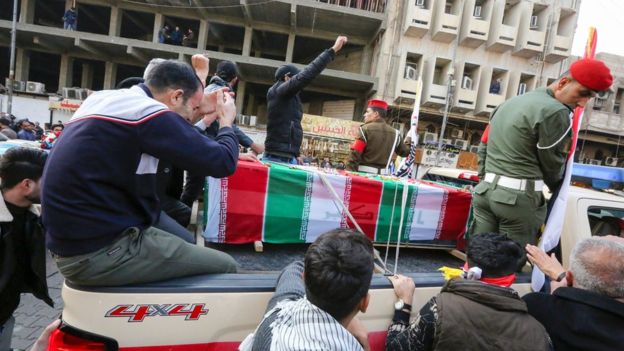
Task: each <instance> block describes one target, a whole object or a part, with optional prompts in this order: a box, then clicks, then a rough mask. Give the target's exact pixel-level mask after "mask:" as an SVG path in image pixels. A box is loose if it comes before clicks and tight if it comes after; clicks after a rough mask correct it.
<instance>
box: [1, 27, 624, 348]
mask: <svg viewBox="0 0 624 351" xmlns="http://www.w3.org/2000/svg"><path fill="white" fill-rule="evenodd" d="M165 28H166V27H165ZM178 30H179V28H178ZM159 35H160V34H159ZM163 35H164V34H163ZM169 36H170V37H171V34H170V35H169ZM176 40H177V39H176ZM346 43H347V38H346V37H342V36H339V37H338V38H336V41H335V43H334V45H333V46H332V47H330V48H328V49H327V50H325V51H323V52H322V53H321V54H320V55H319V56H318V57H316V58H315V59H314V60H313V61H312V62H311V63H310V64H309V65H307V66H305V68H303V69H301V70H300V69H299V68H298V67H296V66H294V65H292V64H287V65H283V66H281V67H279V68H278V69H277V70H276V72H275V77H274V78H275V82H274V84H273V86H271V87H270V88H269V90H268V92H267V104H268V113H267V114H268V125H267V139H266V143H265V145H259V144H256V143H254V142H253V141H252V140H251V139H250V138H249V137H247V136H246V135H245V134H244V133H243V132H242V131H240V130H239V129H238V128H236V126H235V125H234V121H235V117H236V107H235V103H234V101H235V94H234V92H235V87H236V84H237V82H238V80H239V79H240V77H239V74H238V69H237V67H236V65H235V64H234V63H233V62H229V61H223V62H220V63H219V65H218V66H217V70H216V73H215V75H214V76H213V77H211V78H210V79H209V80H208V66H209V65H208V63H209V61H208V58H206V57H205V56H203V55H195V56H193V58H192V60H191V65H189V64H187V63H184V62H181V61H176V60H162V59H155V60H152V61H151V62H150V63H149V65H148V66H147V67H146V69H145V72H144V76H143V77H133V78H132V79H127V80H125V81H124V82H122V83H120V86H118V89H115V90H106V91H99V92H95V93H93V94H92V95H90V96H89V97H88V98H87V99H86V100H85V101H84V102H83V103H82V105H81V106H80V108H79V109H78V110H77V111H76V113H75V114H74V116H73V117H72V118H71V120H70V121H69V122H68V123H67V124H66V125H65V126H64V127H65V129H63V126H60V130H62V131H63V133H62V136H61V137H58V138H56V140H55V141H54V148H53V150H52V152H50V153H49V155H47V154H46V153H44V152H42V151H40V150H34V149H25V148H15V149H11V150H9V151H8V152H7V153H6V154H5V155H4V156H3V157H2V159H1V161H0V179H2V182H1V184H0V190H1V197H0V231H1V233H2V246H0V248H1V251H0V255H2V256H1V257H0V261H1V262H3V265H2V272H1V274H2V275H1V276H0V296H2V301H3V304H2V307H1V308H0V311H1V312H2V314H0V325H1V326H2V327H1V329H0V349H4V348H5V346H6V348H8V346H7V345H8V343H10V340H11V334H12V328H13V323H14V322H13V318H12V314H13V311H14V310H15V308H16V306H17V305H18V303H19V299H20V294H21V293H22V292H32V293H33V294H34V295H35V296H36V297H38V298H40V299H42V300H44V301H45V302H46V303H48V304H51V300H50V298H49V296H48V293H47V286H46V281H45V277H46V275H45V248H46V247H47V250H49V252H50V253H51V255H52V257H53V259H54V261H55V262H56V265H57V267H58V269H59V271H60V272H61V274H62V275H63V276H64V277H65V279H67V280H68V281H71V282H72V283H74V284H78V285H83V286H119V285H126V284H137V283H145V282H153V281H158V280H164V279H169V278H174V277H181V276H189V275H195V274H209V273H234V272H237V270H238V264H237V262H236V261H235V260H234V259H233V258H232V257H231V256H229V255H228V254H226V253H223V252H220V251H218V250H215V249H211V248H207V247H200V246H197V245H194V243H193V241H194V238H193V237H192V236H191V235H190V233H189V232H188V231H187V230H186V228H185V225H186V224H188V218H189V216H190V214H189V205H190V203H192V201H194V200H195V199H196V198H197V196H199V193H201V187H202V184H203V179H204V178H205V177H206V176H212V177H217V178H221V177H226V176H229V175H231V174H232V173H234V171H235V170H236V167H237V162H238V161H239V160H247V161H254V162H257V161H258V160H257V158H256V154H260V153H263V154H264V160H265V161H269V162H280V163H285V164H299V163H302V158H301V155H300V147H301V141H302V136H303V135H302V128H301V118H302V114H303V113H302V103H301V98H300V96H299V93H300V92H301V91H302V89H304V88H305V87H306V86H307V85H308V84H310V83H311V82H312V81H313V80H314V79H315V78H316V77H317V76H318V75H319V74H320V73H321V72H322V71H323V70H324V69H325V67H326V66H327V65H328V64H329V63H330V62H331V61H332V60H333V59H334V57H335V55H336V54H337V53H338V52H339V51H340V50H341V49H342V47H343V46H344V45H345V44H346ZM599 68H600V69H601V66H600V64H599V63H596V62H593V61H592V62H581V66H580V67H579V66H573V69H572V70H571V73H570V74H568V73H566V74H564V75H563V76H562V77H561V78H560V79H559V80H558V81H556V82H555V83H553V84H552V85H551V86H550V87H549V88H547V89H543V90H539V91H537V92H535V93H534V95H529V94H525V95H524V96H525V97H518V98H516V99H532V100H531V102H532V103H531V106H530V108H527V109H524V108H518V107H517V105H516V104H520V103H522V102H523V101H524V100H522V101H520V102H518V101H517V100H514V99H512V100H510V101H508V102H506V103H505V104H503V105H501V106H500V107H499V108H498V109H497V112H495V113H494V117H496V118H495V119H493V122H492V123H491V131H490V132H489V139H488V137H487V136H486V137H485V138H484V140H483V143H482V145H481V147H480V150H481V151H482V152H480V154H481V157H482V161H483V162H482V163H481V165H482V167H483V168H482V169H481V174H482V177H483V178H482V182H481V183H480V184H479V186H477V188H476V189H475V193H476V194H475V200H474V202H475V203H474V206H475V219H476V224H474V225H473V226H472V230H473V233H472V234H471V236H470V239H469V241H468V246H467V250H466V255H467V262H466V265H465V267H464V274H463V275H462V277H461V278H459V279H452V280H449V281H448V282H447V283H446V284H445V285H444V286H443V287H442V289H441V291H440V293H439V294H437V295H436V296H435V297H433V298H431V299H430V300H429V301H428V302H427V303H426V304H425V305H424V306H422V307H420V306H419V308H420V309H419V312H418V313H417V317H416V318H415V319H413V320H410V317H411V315H412V306H411V304H412V302H413V301H414V297H415V296H414V295H415V294H416V293H417V291H416V290H415V284H414V281H413V280H412V279H411V278H409V277H406V276H402V275H396V276H391V277H390V278H389V279H390V282H391V284H392V286H393V288H394V291H395V294H396V296H397V298H398V301H397V303H396V304H395V305H394V307H395V310H394V315H393V318H392V322H391V324H390V325H389V326H388V335H387V339H386V349H387V350H457V349H470V350H488V349H497V350H502V349H509V350H552V349H555V350H594V349H597V350H598V349H599V350H618V349H621V346H622V345H624V334H622V333H621V327H622V326H623V325H624V269H622V267H624V242H623V241H624V239H622V238H619V237H604V238H590V239H586V240H583V241H581V242H580V243H578V244H577V246H576V247H575V249H574V251H573V253H572V255H571V258H570V265H569V267H568V269H567V270H565V269H564V268H563V266H562V265H561V264H560V263H559V262H558V261H557V259H556V258H554V256H548V255H547V254H546V253H545V252H543V251H541V250H540V249H538V248H537V247H535V246H533V244H535V243H536V238H537V237H536V235H537V231H536V223H537V222H538V220H539V219H540V218H541V220H542V221H543V218H542V217H540V216H541V215H540V214H539V213H537V212H538V210H539V211H541V206H544V204H543V199H542V198H539V196H540V195H538V194H534V193H530V194H529V192H531V191H533V192H534V189H533V186H534V185H536V184H538V181H541V179H539V178H538V177H542V176H543V177H544V178H545V181H547V184H548V185H557V183H558V182H560V179H561V178H560V173H561V168H562V167H563V166H562V164H563V163H562V162H561V157H562V156H561V154H562V153H563V151H562V150H563V149H562V148H563V147H562V146H561V145H559V142H561V141H562V140H563V139H565V138H564V137H565V133H564V134H562V133H563V131H565V130H566V128H567V126H568V125H569V121H567V123H564V122H565V120H564V114H565V112H566V111H568V112H569V108H570V106H577V105H580V106H582V105H584V103H586V102H587V100H588V99H589V98H590V97H591V95H592V94H593V93H594V92H595V91H599V90H602V88H604V86H605V85H606V81H607V80H608V79H607V78H605V77H604V76H605V73H604V72H603V73H600V70H599ZM588 71H592V72H593V73H592V74H593V75H598V76H599V78H600V79H598V82H596V79H593V78H588V74H587V72H588ZM596 72H598V73H596ZM607 73H608V72H607ZM590 76H591V75H590ZM609 85H610V83H609ZM607 88H608V86H607ZM527 95H528V98H527V97H526V96H527ZM514 106H516V107H515V108H514ZM387 110H388V105H387V103H385V102H384V101H381V100H371V101H369V103H368V108H367V111H366V114H365V115H364V117H365V119H364V124H363V125H362V127H361V128H360V134H359V135H358V137H357V138H356V139H355V141H354V144H353V146H352V158H351V162H350V163H349V165H348V167H349V169H352V170H357V171H360V172H368V173H373V174H384V171H385V170H386V169H387V167H388V163H389V159H390V158H391V157H392V155H393V154H394V153H397V154H402V155H404V154H406V153H407V151H408V148H407V146H406V144H405V143H404V142H403V141H402V140H401V138H400V136H399V134H398V133H397V132H396V131H395V130H394V129H393V128H391V127H390V126H388V125H387V124H386V123H385V120H384V116H385V114H386V112H387ZM519 111H523V112H522V113H521V112H519ZM501 114H504V117H499V116H500V115H501ZM531 118H535V121H534V124H531V128H532V130H533V132H528V131H526V130H524V133H525V134H527V133H528V134H530V133H537V134H538V136H537V137H534V138H528V139H530V140H525V139H526V138H525V139H522V138H520V137H518V139H520V140H521V142H525V143H529V142H533V143H537V146H540V147H541V146H544V147H545V148H540V147H538V149H539V150H540V151H539V157H538V158H537V160H534V161H533V162H534V163H533V164H531V165H530V166H527V167H525V168H523V167H519V166H518V165H517V164H510V163H508V161H507V160H506V159H505V157H506V153H507V152H506V151H505V150H508V149H507V148H510V147H511V146H510V144H509V143H511V142H513V141H514V140H515V139H514V137H513V135H511V133H509V131H510V130H514V128H516V129H519V125H520V123H521V122H527V121H529V122H530V121H531ZM566 118H567V117H566ZM5 122H7V121H6V120H3V119H2V118H0V126H1V127H2V131H1V132H2V134H3V135H7V133H9V134H12V133H10V132H9V131H7V133H5V132H4V130H5V126H6V127H8V128H10V127H11V126H10V121H9V125H6V124H5ZM509 123H516V125H515V126H510V125H509ZM527 123H528V122H527ZM540 123H543V124H544V126H541V124H540ZM19 126H20V129H21V130H20V131H19V132H18V133H17V135H19V133H22V134H24V133H32V132H30V131H29V128H31V127H30V123H29V122H28V121H22V122H21V123H19ZM541 128H544V129H545V130H542V129H541ZM53 129H54V128H53ZM60 130H59V133H60ZM519 130H522V129H519ZM503 133H504V135H505V138H502V135H503ZM540 133H541V134H540ZM566 133H567V132H566ZM561 135H564V137H561ZM502 139H504V140H502ZM558 139H559V140H558ZM76 145H80V147H76ZM239 145H242V146H245V147H248V148H249V149H251V150H252V151H253V152H252V153H250V154H241V153H239ZM533 146H534V147H535V146H536V145H533ZM517 151H518V152H522V149H521V148H519V149H518V150H517ZM553 152H554V154H552V153H553ZM523 157H524V158H525V159H526V155H523ZM317 162H318V161H317ZM323 162H326V164H325V166H327V163H328V162H329V160H323ZM44 163H45V167H44ZM516 163H517V162H516ZM542 165H550V166H548V168H544V167H542ZM540 167H542V168H540ZM527 169H528V171H527ZM175 170H179V171H178V172H176V171H175ZM531 170H532V171H533V173H530V174H531V175H532V176H533V178H530V177H528V176H527V173H526V172H529V171H531ZM183 171H186V172H187V179H186V182H184V181H183V180H182V179H183V176H182V174H183ZM513 172H516V173H517V174H514V173H513ZM553 172H554V173H553ZM551 173H553V174H551ZM488 174H494V176H488ZM518 177H524V178H525V179H529V180H530V182H524V183H523V184H525V187H524V188H523V189H515V190H514V189H513V188H509V187H508V186H509V185H510V184H511V185H513V184H515V183H514V182H513V181H510V180H509V179H512V180H513V179H518ZM495 184H498V185H499V186H498V187H496V188H494V187H493V185H495ZM527 184H530V186H531V188H530V189H529V186H528V185H527ZM506 187H507V188H506ZM172 188H173V189H174V190H171V189H172ZM512 190H514V191H512ZM509 193H511V194H512V195H513V197H514V199H515V198H517V199H518V203H516V202H514V203H510V200H509V199H510V198H511V195H509ZM501 194H503V195H501ZM540 194H541V193H540ZM39 197H41V204H42V209H43V212H42V216H41V222H42V224H43V228H45V230H43V229H42V227H41V226H39V223H38V217H37V213H36V208H35V207H33V204H35V203H37V202H38V201H39ZM488 197H489V199H488ZM523 197H528V198H529V200H530V201H528V200H527V201H524V200H522V201H521V200H520V199H521V198H523ZM482 198H485V200H483V199H482ZM505 201H507V202H505ZM525 205H526V207H527V208H528V206H529V205H530V206H534V207H535V206H537V208H534V207H530V209H531V211H532V212H531V213H532V216H530V215H526V214H525V217H523V218H524V219H523V220H522V221H523V222H522V223H521V226H519V225H510V221H508V220H503V219H501V218H502V216H498V217H497V216H491V218H490V214H489V213H490V212H494V213H496V211H498V210H499V209H501V208H504V206H511V208H515V209H516V210H517V211H520V210H521V211H524V209H525V208H524V206H525ZM514 206H515V207H514ZM529 217H530V219H531V220H530V221H528V220H527V219H526V218H529ZM533 217H536V218H533ZM492 218H493V219H492ZM44 235H45V240H44ZM44 242H45V246H44ZM527 257H528V260H530V261H531V263H533V264H534V265H536V266H538V267H539V268H540V269H541V270H542V271H543V272H545V273H546V275H547V276H548V277H549V278H550V279H551V281H552V282H551V285H550V290H549V291H546V292H535V293H531V294H527V295H525V296H523V297H520V296H519V295H518V293H517V292H515V291H514V290H513V289H512V288H511V285H512V284H513V283H514V282H515V279H516V272H517V271H518V269H519V267H520V266H521V265H522V264H523V263H524V260H525V259H527ZM373 261H374V259H373V246H372V243H371V241H370V240H369V239H368V238H367V237H366V236H364V235H363V234H361V233H358V232H356V231H354V230H350V229H336V230H333V231H330V232H328V233H325V234H323V235H321V236H320V237H319V238H318V239H317V240H316V241H315V242H314V243H313V244H311V245H310V247H309V248H308V250H307V252H306V254H305V259H304V261H303V262H295V263H293V264H291V265H289V266H288V267H286V268H285V269H284V270H283V272H282V273H281V274H280V276H279V278H278V282H277V287H276V290H275V294H274V295H273V297H272V299H271V300H270V302H269V304H268V306H267V309H266V314H265V316H264V318H263V319H262V321H261V322H260V324H259V325H258V327H257V328H256V330H255V331H254V333H253V334H251V335H249V336H248V337H247V338H246V339H245V340H244V341H243V343H242V344H241V346H240V349H241V350H302V349H323V350H366V349H368V339H367V331H366V330H365V328H364V326H363V324H362V323H361V322H360V321H359V319H358V318H357V315H358V314H360V313H366V311H367V308H368V305H369V302H370V294H369V288H370V284H371V278H372V275H373V268H374V263H373ZM389 312H390V311H389Z"/></svg>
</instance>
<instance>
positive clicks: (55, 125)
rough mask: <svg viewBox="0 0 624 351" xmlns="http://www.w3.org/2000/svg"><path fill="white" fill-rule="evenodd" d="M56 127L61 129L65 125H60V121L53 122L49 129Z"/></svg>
mask: <svg viewBox="0 0 624 351" xmlns="http://www.w3.org/2000/svg"><path fill="white" fill-rule="evenodd" d="M56 127H61V129H65V126H64V125H62V124H61V123H55V124H53V125H51V126H50V130H53V129H54V128H56Z"/></svg>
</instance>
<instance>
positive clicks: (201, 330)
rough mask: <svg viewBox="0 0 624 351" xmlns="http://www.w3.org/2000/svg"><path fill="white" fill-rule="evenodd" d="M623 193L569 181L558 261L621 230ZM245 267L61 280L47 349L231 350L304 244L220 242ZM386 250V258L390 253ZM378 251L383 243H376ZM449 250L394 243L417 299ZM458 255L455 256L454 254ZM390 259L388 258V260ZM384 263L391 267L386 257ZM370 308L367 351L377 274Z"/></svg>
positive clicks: (380, 296) (385, 311) (382, 308)
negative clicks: (114, 282) (168, 276)
mask: <svg viewBox="0 0 624 351" xmlns="http://www.w3.org/2000/svg"><path fill="white" fill-rule="evenodd" d="M623 218H624V197H621V196H617V195H613V194H608V193H605V192H600V191H596V190H591V189H584V188H580V187H574V186H573V187H571V190H570V194H569V196H568V203H567V210H566V220H565V224H564V228H563V232H562V233H563V235H562V238H561V245H560V250H561V255H562V258H563V263H564V266H566V267H567V265H568V256H569V253H570V251H571V249H572V247H573V246H574V245H575V243H577V242H578V241H579V240H581V239H583V238H587V237H589V236H591V235H608V234H615V235H620V233H621V232H620V231H621V228H622V227H620V223H621V222H622V219H623ZM217 248H218V249H220V250H224V251H227V252H229V253H230V254H232V255H233V256H234V257H235V258H236V259H237V261H238V262H240V263H241V265H242V268H243V269H244V270H245V271H246V273H243V274H220V275H205V276H193V277H186V278H179V279H174V280H169V281H163V282H157V283H150V284H141V285H134V286H124V287H82V286H78V285H75V284H72V283H70V282H65V284H64V286H63V290H62V296H63V300H64V302H65V307H64V309H63V313H62V326H61V327H60V328H59V329H58V330H56V331H55V332H54V333H53V335H52V338H51V343H50V348H49V349H50V350H87V349H88V350H126V351H138V350H204V351H207V350H236V349H237V347H238V345H239V343H240V342H241V341H242V340H243V339H244V338H245V337H246V336H247V335H248V334H249V333H251V332H253V331H254V329H255V327H256V326H257V324H258V323H259V321H260V320H261V319H262V316H263V314H264V312H265V308H266V304H267V302H268V300H269V299H270V297H271V295H272V293H273V291H274V288H275V283H276V278H277V276H278V274H279V271H280V270H281V269H282V268H283V267H285V266H286V265H287V264H288V263H290V262H292V261H293V260H295V259H302V257H303V254H304V252H305V246H304V245H269V246H266V247H265V252H263V253H255V252H253V249H252V248H251V246H250V245H246V246H241V245H238V246H235V245H222V246H217ZM393 250H394V249H391V252H390V255H389V256H390V257H394V251H393ZM381 251H382V252H381V253H382V256H383V255H384V250H383V248H381ZM448 252H450V250H448V251H441V250H439V251H437V252H435V251H433V250H419V249H414V248H408V247H402V248H401V249H400V258H399V261H398V262H399V267H398V272H400V273H402V274H405V275H407V276H409V277H411V278H413V279H414V281H415V283H416V287H417V290H416V294H415V296H414V301H412V305H413V306H415V308H414V312H413V313H417V311H418V310H419V306H422V305H423V304H425V303H426V302H427V301H428V300H429V299H430V298H431V297H432V296H434V295H435V294H437V293H438V292H439V290H440V287H441V286H442V285H443V283H444V279H443V276H442V274H441V273H440V272H437V268H439V267H441V266H453V267H459V266H461V264H462V261H461V260H460V259H458V258H457V257H455V256H453V255H450V254H449V253H448ZM457 256H460V255H457ZM391 261H393V260H391ZM388 267H389V268H390V269H393V265H392V264H391V263H390V262H389V263H388ZM529 282H530V273H521V274H519V275H518V279H517V281H516V283H515V284H514V285H513V288H514V289H516V290H517V291H518V292H519V293H520V294H521V295H524V294H526V293H528V292H530V284H529ZM370 293H371V301H370V305H369V308H368V311H367V312H366V313H365V314H361V315H359V318H360V320H361V321H363V323H364V325H365V326H366V328H367V329H368V331H369V332H370V334H369V340H370V343H371V348H372V350H383V349H384V342H385V336H386V330H387V327H388V325H389V324H390V321H391V318H392V315H393V311H394V309H393V304H394V302H395V299H396V297H395V295H394V291H393V289H392V286H391V285H390V283H389V281H388V280H387V278H386V277H385V276H384V275H383V274H375V275H374V276H373V280H372V285H371V290H370Z"/></svg>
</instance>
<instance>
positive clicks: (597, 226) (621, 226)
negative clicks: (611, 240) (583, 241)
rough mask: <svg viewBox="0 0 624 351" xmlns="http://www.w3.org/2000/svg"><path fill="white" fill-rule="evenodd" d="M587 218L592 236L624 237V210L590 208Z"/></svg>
mask: <svg viewBox="0 0 624 351" xmlns="http://www.w3.org/2000/svg"><path fill="white" fill-rule="evenodd" d="M587 217H588V219H589V227H590V228H591V234H592V236H605V235H615V236H624V209H621V208H604V207H590V208H589V209H588V210H587Z"/></svg>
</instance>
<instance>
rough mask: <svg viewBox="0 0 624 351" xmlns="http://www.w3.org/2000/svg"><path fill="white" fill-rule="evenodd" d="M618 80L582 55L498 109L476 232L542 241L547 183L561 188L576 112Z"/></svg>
mask: <svg viewBox="0 0 624 351" xmlns="http://www.w3.org/2000/svg"><path fill="white" fill-rule="evenodd" d="M612 81H613V78H612V77H611V73H610V71H609V68H607V66H605V64H604V63H602V62H601V61H598V60H594V59H582V60H579V61H577V62H575V63H574V64H572V66H571V67H570V71H569V72H566V73H565V74H563V76H562V77H561V78H559V79H558V80H557V81H555V82H554V83H552V84H551V85H549V86H548V87H546V88H540V89H536V90H534V91H532V92H529V93H526V94H524V95H521V96H517V97H514V98H512V99H510V100H508V101H506V102H505V103H503V104H502V105H500V106H499V107H498V108H497V109H496V110H495V111H494V113H493V116H492V119H491V120H490V125H489V126H488V130H486V134H484V138H483V139H482V143H481V145H480V146H479V156H480V157H479V158H480V160H479V176H480V178H481V182H480V183H479V184H478V185H477V186H476V187H475V190H474V194H473V200H472V206H473V210H474V222H473V224H472V225H473V227H472V228H471V232H472V233H475V234H476V233H485V232H500V233H503V234H507V235H508V236H509V237H510V238H511V239H513V240H515V241H517V242H518V243H520V244H521V245H522V247H524V246H525V245H526V244H527V243H530V244H536V242H537V238H538V231H539V228H540V227H541V225H542V224H543V223H544V219H545V217H546V200H545V198H544V195H543V193H542V187H543V185H544V184H546V185H547V186H548V188H549V189H552V190H554V189H557V188H558V187H559V185H560V183H561V181H562V179H563V175H564V168H565V162H566V157H567V154H568V152H569V149H570V141H571V119H572V111H573V109H574V108H575V107H577V106H585V104H586V103H587V102H588V101H589V100H590V99H591V98H592V97H593V96H594V95H595V94H596V93H597V92H599V91H604V90H606V89H608V88H609V86H611V83H612Z"/></svg>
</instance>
